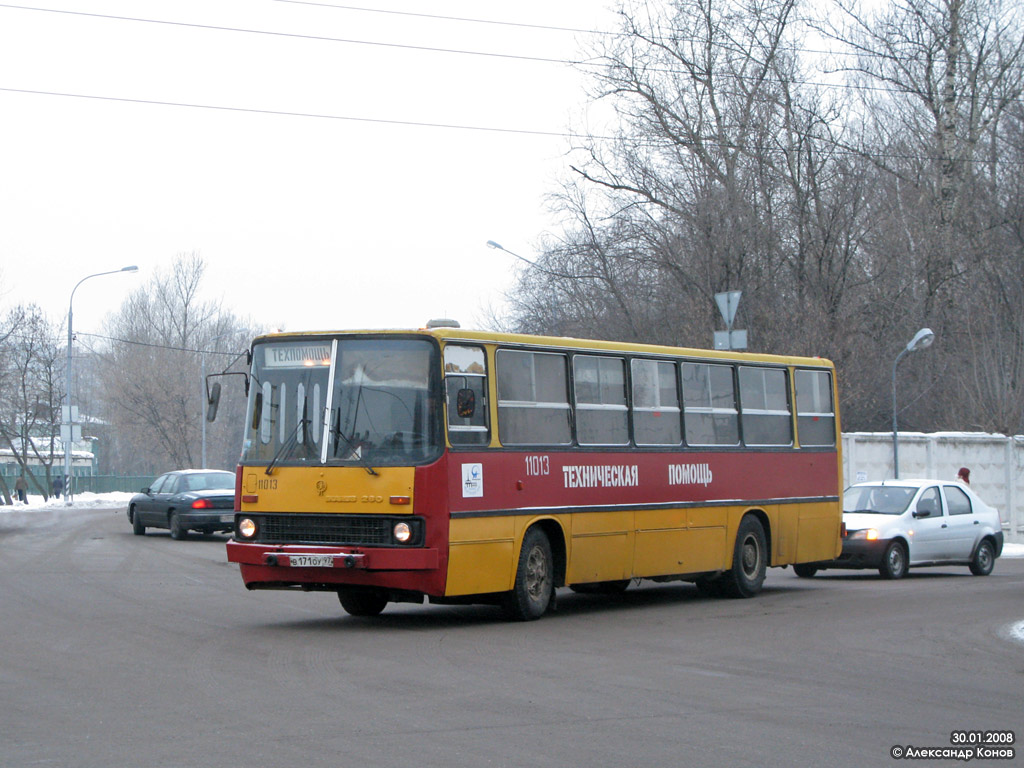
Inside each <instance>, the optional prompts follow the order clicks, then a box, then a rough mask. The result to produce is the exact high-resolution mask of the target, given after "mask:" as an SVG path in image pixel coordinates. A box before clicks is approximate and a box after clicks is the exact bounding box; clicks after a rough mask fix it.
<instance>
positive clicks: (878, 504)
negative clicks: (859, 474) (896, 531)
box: [843, 485, 917, 515]
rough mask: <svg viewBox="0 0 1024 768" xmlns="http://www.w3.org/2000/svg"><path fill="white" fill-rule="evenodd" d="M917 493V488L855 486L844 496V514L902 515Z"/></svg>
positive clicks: (848, 489)
mask: <svg viewBox="0 0 1024 768" xmlns="http://www.w3.org/2000/svg"><path fill="white" fill-rule="evenodd" d="M916 493H917V488H907V487H905V486H898V485H854V486H851V487H850V488H847V489H846V491H845V493H844V494H843V512H873V513H875V514H879V515H901V514H903V513H904V512H905V511H906V510H907V507H908V506H910V502H911V500H912V499H913V498H914V494H916Z"/></svg>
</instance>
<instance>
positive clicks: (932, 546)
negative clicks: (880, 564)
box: [908, 485, 950, 565]
mask: <svg viewBox="0 0 1024 768" xmlns="http://www.w3.org/2000/svg"><path fill="white" fill-rule="evenodd" d="M910 512H911V513H912V515H913V517H912V518H911V520H910V521H908V526H909V527H910V528H911V530H913V532H914V533H913V535H912V536H909V537H908V538H909V539H910V542H911V543H910V563H911V565H913V564H914V563H926V562H930V561H932V560H947V559H948V558H949V557H950V555H949V542H948V534H949V523H948V519H947V518H946V515H945V514H944V513H943V505H942V496H941V494H940V493H939V486H937V485H932V486H929V487H927V488H924V489H922V490H921V493H920V494H919V495H918V497H917V501H916V502H915V503H914V504H913V505H912V507H911V509H910Z"/></svg>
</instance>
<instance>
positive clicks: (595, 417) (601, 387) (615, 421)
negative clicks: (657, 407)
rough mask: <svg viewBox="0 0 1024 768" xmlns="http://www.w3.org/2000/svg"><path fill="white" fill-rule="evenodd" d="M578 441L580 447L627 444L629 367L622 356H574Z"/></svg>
mask: <svg viewBox="0 0 1024 768" xmlns="http://www.w3.org/2000/svg"><path fill="white" fill-rule="evenodd" d="M572 370H573V383H574V387H575V390H576V393H575V394H576V439H577V440H579V443H580V445H626V444H627V443H628V442H629V424H628V422H627V415H626V366H625V362H624V361H623V360H622V358H620V357H598V356H596V355H575V356H574V357H573V359H572Z"/></svg>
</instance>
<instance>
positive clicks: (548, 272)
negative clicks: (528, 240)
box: [487, 240, 606, 280]
mask: <svg viewBox="0 0 1024 768" xmlns="http://www.w3.org/2000/svg"><path fill="white" fill-rule="evenodd" d="M487 247H488V248H494V249H495V250H498V251H504V252H505V253H507V254H508V255H509V256H514V257H515V258H517V259H519V260H520V261H522V262H525V263H527V264H529V265H530V266H531V267H533V268H534V269H536V270H537V271H538V272H543V273H544V274H545V275H551V276H552V277H561V278H564V279H566V280H605V279H606V278H604V277H602V276H601V275H570V274H569V273H567V272H556V271H555V270H552V269H547V268H546V267H542V266H541V265H540V264H538V263H537V262H535V261H530V260H529V259H528V258H526V257H525V256H520V255H519V254H518V253H516V252H515V251H510V250H509V249H508V248H506V247H505V246H503V245H502V244H501V243H496V242H494V241H493V240H488V241H487Z"/></svg>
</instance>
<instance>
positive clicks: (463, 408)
mask: <svg viewBox="0 0 1024 768" xmlns="http://www.w3.org/2000/svg"><path fill="white" fill-rule="evenodd" d="M455 412H456V413H457V414H459V418H460V419H471V418H473V414H474V413H476V392H474V391H473V390H472V389H460V390H459V392H458V394H457V395H456V396H455Z"/></svg>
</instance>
